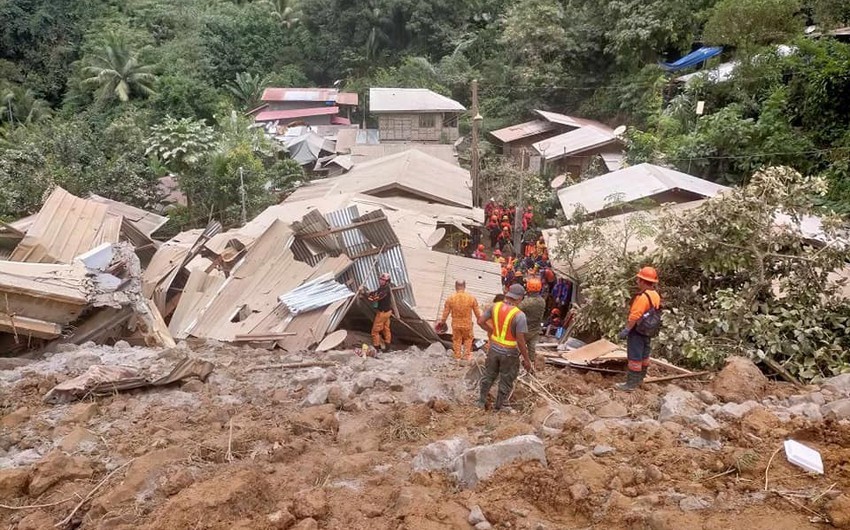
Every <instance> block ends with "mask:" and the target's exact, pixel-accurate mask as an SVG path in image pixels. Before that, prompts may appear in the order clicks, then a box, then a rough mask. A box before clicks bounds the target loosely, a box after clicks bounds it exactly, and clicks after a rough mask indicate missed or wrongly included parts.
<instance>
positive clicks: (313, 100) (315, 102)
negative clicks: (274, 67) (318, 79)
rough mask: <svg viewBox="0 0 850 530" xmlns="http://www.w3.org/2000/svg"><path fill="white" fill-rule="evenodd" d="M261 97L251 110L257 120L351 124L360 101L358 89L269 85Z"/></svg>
mask: <svg viewBox="0 0 850 530" xmlns="http://www.w3.org/2000/svg"><path fill="white" fill-rule="evenodd" d="M260 99H261V101H262V105H261V106H260V107H258V108H256V109H254V110H253V111H251V114H253V115H254V120H255V121H258V122H275V121H276V122H279V123H280V124H282V125H287V124H290V123H297V124H299V125H313V126H316V125H350V124H351V111H352V109H354V108H357V101H358V97H357V94H356V93H354V92H339V91H338V90H337V89H335V88H267V89H266V90H265V91H264V92H263V95H262V97H261V98H260Z"/></svg>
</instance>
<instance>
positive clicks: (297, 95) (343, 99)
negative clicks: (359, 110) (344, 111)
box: [260, 88, 358, 105]
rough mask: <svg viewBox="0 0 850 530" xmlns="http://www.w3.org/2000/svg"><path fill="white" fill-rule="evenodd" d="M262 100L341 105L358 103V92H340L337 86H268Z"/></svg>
mask: <svg viewBox="0 0 850 530" xmlns="http://www.w3.org/2000/svg"><path fill="white" fill-rule="evenodd" d="M260 99H261V100H262V101H315V102H326V103H327V102H330V103H337V104H339V105H357V100H358V98H357V93H356V92H340V91H338V90H337V89H335V88H267V89H265V90H264V91H263V96H262V97H261V98H260Z"/></svg>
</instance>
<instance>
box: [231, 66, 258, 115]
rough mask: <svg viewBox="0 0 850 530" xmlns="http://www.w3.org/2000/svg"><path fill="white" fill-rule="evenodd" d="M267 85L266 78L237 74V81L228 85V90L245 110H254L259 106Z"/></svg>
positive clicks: (244, 73) (246, 73) (243, 73)
mask: <svg viewBox="0 0 850 530" xmlns="http://www.w3.org/2000/svg"><path fill="white" fill-rule="evenodd" d="M265 85H266V78H265V77H262V76H259V75H251V74H250V73H248V72H242V73H241V74H236V81H231V82H229V83H227V89H228V90H229V91H230V93H231V94H233V97H235V98H236V100H237V101H238V102H239V103H240V104H241V105H242V108H243V109H253V108H254V107H256V106H257V102H258V101H259V100H260V96H261V95H262V92H263V88H265Z"/></svg>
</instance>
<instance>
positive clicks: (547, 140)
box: [490, 110, 623, 177]
mask: <svg viewBox="0 0 850 530" xmlns="http://www.w3.org/2000/svg"><path fill="white" fill-rule="evenodd" d="M534 114H535V115H537V119H535V120H532V121H528V122H525V123H520V124H518V125H512V126H510V127H505V128H504V129H499V130H496V131H492V132H490V135H491V136H492V137H493V138H495V139H496V140H497V142H498V143H499V144H500V145H501V147H502V153H503V154H505V155H507V156H510V157H512V158H515V159H521V158H522V157H523V156H527V157H528V158H529V159H530V160H531V161H532V162H533V164H532V166H539V164H542V165H543V166H544V167H546V168H550V169H552V170H553V171H555V172H558V173H570V174H571V175H572V176H574V177H578V176H579V175H580V174H582V173H583V172H584V171H585V170H586V169H587V168H588V166H590V164H591V162H592V161H593V160H594V159H595V158H597V157H599V158H600V159H601V160H602V162H603V163H604V164H605V167H606V169H607V170H608V171H615V170H617V169H620V167H622V161H623V149H622V147H623V146H622V142H621V141H620V139H619V138H617V137H616V136H615V135H614V131H613V130H612V129H611V128H610V127H608V126H607V125H605V124H603V123H600V122H598V121H594V120H588V119H584V118H577V117H575V116H568V115H566V114H559V113H557V112H547V111H544V110H535V111H534ZM523 153H525V155H523ZM536 162H539V164H537V163H536Z"/></svg>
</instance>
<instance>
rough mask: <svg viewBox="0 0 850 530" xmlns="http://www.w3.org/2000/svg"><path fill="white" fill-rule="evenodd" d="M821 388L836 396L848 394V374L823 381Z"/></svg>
mask: <svg viewBox="0 0 850 530" xmlns="http://www.w3.org/2000/svg"><path fill="white" fill-rule="evenodd" d="M822 386H823V388H825V389H827V390H830V391H832V392H834V393H836V394H845V395H846V394H850V373H847V374H841V375H836V376H835V377H830V378H829V379H825V380H824V382H823V385H822Z"/></svg>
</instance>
